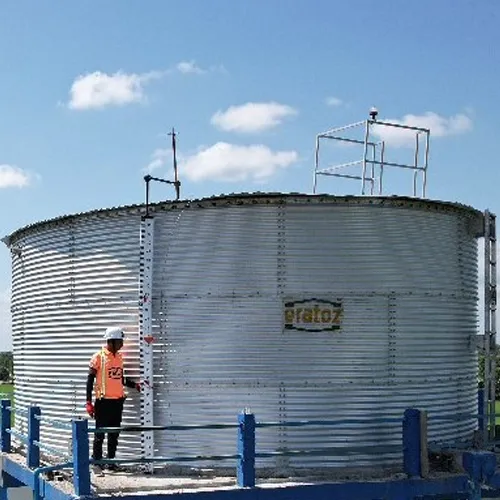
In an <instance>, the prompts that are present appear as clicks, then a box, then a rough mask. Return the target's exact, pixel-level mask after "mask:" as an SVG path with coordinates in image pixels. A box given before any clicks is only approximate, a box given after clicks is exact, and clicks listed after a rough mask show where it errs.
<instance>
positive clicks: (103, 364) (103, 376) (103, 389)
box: [99, 349, 106, 398]
mask: <svg viewBox="0 0 500 500" xmlns="http://www.w3.org/2000/svg"><path fill="white" fill-rule="evenodd" d="M100 390H101V395H100V396H99V397H101V398H103V397H104V396H106V353H105V352H104V349H101V387H100Z"/></svg>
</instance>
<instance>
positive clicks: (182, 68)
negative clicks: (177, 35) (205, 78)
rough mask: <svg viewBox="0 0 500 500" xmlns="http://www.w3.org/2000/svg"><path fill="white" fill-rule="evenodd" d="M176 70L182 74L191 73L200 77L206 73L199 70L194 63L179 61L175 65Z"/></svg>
mask: <svg viewBox="0 0 500 500" xmlns="http://www.w3.org/2000/svg"><path fill="white" fill-rule="evenodd" d="M176 68H177V71H179V72H180V73H184V74H188V73H191V74H195V75H202V74H203V73H206V72H207V71H206V70H204V69H201V68H200V67H199V66H198V65H197V64H196V63H195V62H194V61H181V62H180V63H178V64H177V66H176Z"/></svg>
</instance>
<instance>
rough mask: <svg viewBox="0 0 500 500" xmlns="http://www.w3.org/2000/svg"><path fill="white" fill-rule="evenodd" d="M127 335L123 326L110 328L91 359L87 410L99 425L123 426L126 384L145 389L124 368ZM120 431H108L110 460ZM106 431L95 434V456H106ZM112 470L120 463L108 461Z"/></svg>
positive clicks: (99, 471)
mask: <svg viewBox="0 0 500 500" xmlns="http://www.w3.org/2000/svg"><path fill="white" fill-rule="evenodd" d="M124 337H125V334H124V332H123V329H122V328H119V327H110V328H107V329H106V331H105V334H104V340H105V341H106V346H104V347H103V348H102V349H101V350H100V351H98V352H96V353H95V354H94V355H93V356H92V358H91V359H90V364H89V374H88V377H87V403H86V405H85V409H86V411H87V413H88V414H89V416H90V417H91V418H95V426H96V428H99V427H120V426H121V421H122V414H123V403H124V401H125V397H126V395H125V390H124V386H125V387H129V388H133V389H137V390H138V391H140V390H141V385H140V383H138V382H134V381H133V380H131V379H129V378H126V377H125V376H124V371H123V357H122V355H121V353H120V352H119V351H120V349H121V348H122V347H123V340H124ZM94 382H95V406H94V404H92V389H94ZM118 436H119V432H109V433H108V440H107V445H108V454H107V458H108V459H113V458H115V456H116V449H117V447H118ZM103 442H104V433H95V435H94V443H93V453H92V458H93V459H94V460H101V459H102V448H103ZM107 469H108V470H111V471H113V470H118V467H117V466H116V464H108V467H107ZM93 470H94V473H96V474H98V475H102V473H103V470H104V467H103V466H102V465H98V464H96V465H95V466H94V467H93Z"/></svg>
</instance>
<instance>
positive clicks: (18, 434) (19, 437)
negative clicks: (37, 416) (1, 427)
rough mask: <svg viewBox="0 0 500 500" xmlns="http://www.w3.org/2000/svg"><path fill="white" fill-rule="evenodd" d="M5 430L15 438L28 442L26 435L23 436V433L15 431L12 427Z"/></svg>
mask: <svg viewBox="0 0 500 500" xmlns="http://www.w3.org/2000/svg"><path fill="white" fill-rule="evenodd" d="M7 432H8V433H9V434H11V435H12V436H14V437H16V438H17V439H20V440H21V441H22V442H23V443H27V442H28V436H25V435H24V434H21V433H20V432H17V431H15V430H14V429H7Z"/></svg>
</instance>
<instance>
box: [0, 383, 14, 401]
mask: <svg viewBox="0 0 500 500" xmlns="http://www.w3.org/2000/svg"><path fill="white" fill-rule="evenodd" d="M13 395H14V386H13V385H12V384H0V396H2V399H3V398H4V397H7V398H9V399H12V396H13Z"/></svg>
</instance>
